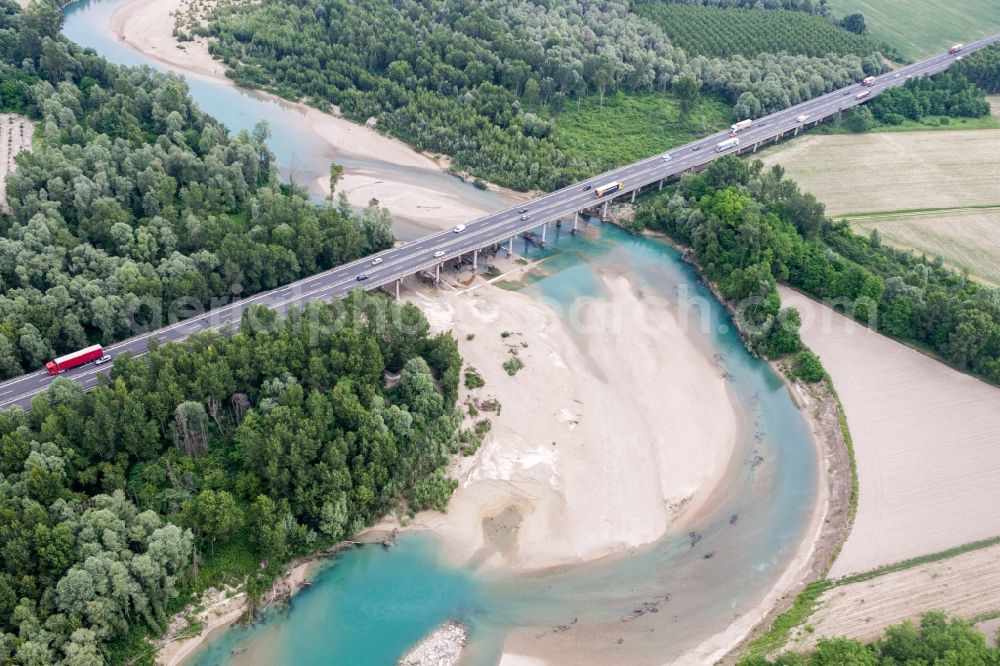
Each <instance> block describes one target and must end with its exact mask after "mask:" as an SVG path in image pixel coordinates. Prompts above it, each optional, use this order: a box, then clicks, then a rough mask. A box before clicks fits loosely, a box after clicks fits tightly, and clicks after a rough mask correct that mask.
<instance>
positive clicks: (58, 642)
mask: <svg viewBox="0 0 1000 666" xmlns="http://www.w3.org/2000/svg"><path fill="white" fill-rule="evenodd" d="M461 363H462V360H461V358H460V356H459V354H458V348H457V344H456V342H455V340H454V338H452V337H451V335H450V334H447V333H444V334H440V335H434V336H432V335H430V333H429V332H428V324H427V321H426V319H424V317H423V315H422V314H421V312H420V311H419V310H418V309H417V308H416V307H414V306H413V305H404V306H399V305H397V304H396V303H395V302H393V301H391V300H389V299H387V298H385V297H382V296H378V295H372V294H364V293H362V292H357V293H355V294H354V295H352V296H351V297H349V298H348V299H347V300H346V301H343V302H337V303H335V304H318V303H317V304H310V305H309V306H308V307H307V308H305V309H304V310H302V311H300V312H298V313H293V315H292V316H290V317H289V318H287V319H279V318H278V317H277V315H276V314H275V313H274V312H273V311H270V310H267V309H264V308H260V307H257V308H255V309H251V310H249V311H247V312H246V313H245V315H244V319H243V322H242V323H241V325H240V327H239V330H238V331H235V332H233V334H232V335H229V336H227V335H221V334H218V333H214V332H213V333H204V334H200V335H197V336H195V337H192V338H190V339H188V340H186V341H185V342H183V343H170V344H166V345H163V346H154V347H153V348H152V349H151V350H150V353H149V354H148V357H146V358H143V359H137V358H133V357H131V355H129V354H119V355H118V357H117V358H116V359H115V363H114V367H113V369H112V371H111V374H110V378H109V379H107V380H106V381H105V382H104V383H103V384H102V385H101V386H99V387H98V388H96V389H94V390H92V391H90V392H89V393H85V392H84V391H83V390H82V389H81V388H80V387H79V385H77V384H75V383H74V382H72V381H69V380H66V379H58V380H56V381H55V382H54V383H53V384H52V385H51V387H50V388H49V389H47V390H46V391H45V392H44V393H42V394H40V395H38V396H37V397H36V398H35V399H34V401H33V402H32V405H31V411H30V412H28V413H25V412H23V411H21V410H20V409H19V408H16V409H13V410H11V411H8V412H3V413H0V662H2V663H14V664H24V665H29V664H31V665H35V664H37V665H42V664H56V663H63V664H67V665H72V666H91V665H96V664H103V663H111V664H121V663H125V662H126V658H127V657H129V658H130V657H135V656H143V663H151V659H150V656H149V654H148V653H149V649H148V646H145V644H144V643H143V642H142V641H141V638H142V637H143V636H144V635H145V634H146V633H152V634H153V635H158V634H160V633H162V632H163V631H164V630H165V626H166V623H167V619H168V617H169V616H170V615H171V614H172V613H174V612H176V611H177V610H179V607H180V606H182V605H183V604H184V603H186V600H187V599H189V598H190V595H191V593H192V592H196V593H197V592H200V591H201V590H203V589H204V588H205V587H207V586H209V585H216V584H220V583H223V582H224V583H229V584H239V583H240V582H241V581H242V580H243V579H244V577H249V582H248V588H247V589H248V591H249V593H250V597H251V599H253V598H254V597H255V596H258V595H259V594H260V592H261V591H262V589H264V588H265V587H266V586H267V585H269V584H270V581H271V580H272V578H273V577H274V576H275V575H277V574H278V573H280V572H281V571H282V567H283V565H284V564H285V563H286V562H287V561H288V560H289V559H290V558H292V557H295V556H297V555H302V554H306V553H312V552H315V551H316V550H318V549H320V548H322V547H325V546H329V545H331V544H334V543H336V542H338V541H340V540H342V539H344V538H346V537H347V536H349V535H351V534H354V533H356V532H358V531H359V530H360V529H361V528H363V527H365V526H366V525H368V524H370V523H371V522H372V521H373V520H375V519H377V518H379V517H381V516H383V515H384V514H385V513H386V512H387V511H389V510H390V509H392V508H393V507H394V506H397V505H399V504H400V503H404V504H405V505H406V507H407V508H408V510H412V511H416V510H420V509H423V508H428V507H436V508H443V507H444V505H445V504H447V501H448V498H449V496H450V495H451V491H452V490H453V489H454V482H452V481H450V480H449V479H447V478H446V477H445V476H444V474H443V472H442V467H443V465H444V463H445V461H446V460H447V456H448V454H449V453H454V452H456V451H458V450H459V449H460V448H462V447H463V445H464V444H468V443H469V442H470V441H471V439H473V438H475V437H476V435H475V434H474V433H472V432H470V431H468V430H460V423H461V420H462V419H461V416H460V415H458V414H457V413H456V411H455V409H454V406H455V398H456V393H457V390H458V381H459V371H460V366H461ZM386 372H389V373H393V376H395V377H398V379H396V380H394V381H395V384H394V385H392V386H391V387H388V383H387V381H386V374H385V373H386ZM143 646H145V647H143Z"/></svg>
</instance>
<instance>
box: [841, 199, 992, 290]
mask: <svg viewBox="0 0 1000 666" xmlns="http://www.w3.org/2000/svg"><path fill="white" fill-rule="evenodd" d="M998 198H1000V193H998ZM846 219H847V220H848V222H850V223H851V226H852V227H853V228H854V230H855V231H856V232H857V233H859V234H862V235H865V236H867V235H868V234H870V233H871V232H872V230H873V229H878V231H879V233H880V234H881V235H882V242H884V243H888V244H889V245H893V246H895V247H899V248H904V249H913V250H915V251H916V252H918V253H923V254H926V255H927V256H928V257H936V256H940V257H941V258H942V259H943V260H944V261H945V263H946V264H948V265H950V266H952V267H953V268H956V269H958V270H965V271H968V273H969V274H970V275H971V276H972V277H973V278H975V279H977V280H979V281H980V282H984V283H986V284H990V285H992V286H994V287H996V286H1000V206H996V207H990V208H953V209H943V210H928V211H917V212H912V213H907V212H904V211H900V212H892V213H886V214H881V215H865V214H862V215H857V216H851V217H847V218H846Z"/></svg>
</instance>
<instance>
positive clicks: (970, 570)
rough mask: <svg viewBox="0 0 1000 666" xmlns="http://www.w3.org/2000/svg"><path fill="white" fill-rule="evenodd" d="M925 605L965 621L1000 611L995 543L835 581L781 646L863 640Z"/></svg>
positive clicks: (999, 559) (800, 648) (999, 549)
mask: <svg viewBox="0 0 1000 666" xmlns="http://www.w3.org/2000/svg"><path fill="white" fill-rule="evenodd" d="M859 578H866V577H864V576H859ZM930 610H941V611H945V612H946V613H948V614H950V615H957V616H959V617H961V618H963V619H966V620H971V621H974V620H976V619H977V618H982V617H990V616H992V615H994V614H996V613H997V611H1000V545H991V546H986V547H983V548H977V549H975V550H971V551H969V552H965V553H961V554H958V555H953V556H951V557H947V558H944V559H940V560H937V561H934V562H928V563H925V564H917V565H915V566H912V567H909V568H906V569H901V570H898V571H892V572H890V573H884V574H882V575H878V576H874V577H871V578H867V579H865V580H859V581H857V582H851V583H847V584H843V585H835V586H834V587H831V588H830V589H828V590H826V591H825V592H824V593H823V594H822V595H821V596H820V598H819V599H818V600H817V603H816V611H814V612H813V614H812V615H811V616H809V618H808V619H807V620H806V622H805V623H804V624H803V625H801V626H799V627H797V628H796V629H795V630H794V631H793V633H792V635H791V637H790V640H789V643H788V645H787V649H789V650H791V651H795V652H807V651H809V650H811V649H813V648H814V647H815V646H816V643H817V642H818V641H819V639H821V638H829V637H834V636H844V637H847V638H855V639H858V640H861V641H864V642H868V641H871V640H873V639H875V638H877V637H878V636H880V635H881V634H882V631H883V630H884V629H885V628H886V627H888V626H890V625H894V624H899V623H900V622H902V621H904V620H916V619H917V618H918V617H919V616H920V615H921V614H922V613H924V612H926V611H930Z"/></svg>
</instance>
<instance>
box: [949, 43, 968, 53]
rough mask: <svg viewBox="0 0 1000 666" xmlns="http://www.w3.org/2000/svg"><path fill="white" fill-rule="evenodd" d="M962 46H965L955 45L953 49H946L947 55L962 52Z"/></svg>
mask: <svg viewBox="0 0 1000 666" xmlns="http://www.w3.org/2000/svg"><path fill="white" fill-rule="evenodd" d="M963 46H965V44H955V45H954V46H953V47H951V48H950V49H948V53H950V54H952V55H955V54H956V53H958V52H959V51H961V50H962V47H963Z"/></svg>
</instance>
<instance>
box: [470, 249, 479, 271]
mask: <svg viewBox="0 0 1000 666" xmlns="http://www.w3.org/2000/svg"><path fill="white" fill-rule="evenodd" d="M478 269H479V250H473V251H472V272H473V273H475V272H476V271H477V270H478Z"/></svg>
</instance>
